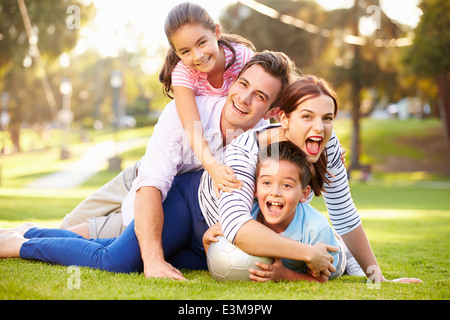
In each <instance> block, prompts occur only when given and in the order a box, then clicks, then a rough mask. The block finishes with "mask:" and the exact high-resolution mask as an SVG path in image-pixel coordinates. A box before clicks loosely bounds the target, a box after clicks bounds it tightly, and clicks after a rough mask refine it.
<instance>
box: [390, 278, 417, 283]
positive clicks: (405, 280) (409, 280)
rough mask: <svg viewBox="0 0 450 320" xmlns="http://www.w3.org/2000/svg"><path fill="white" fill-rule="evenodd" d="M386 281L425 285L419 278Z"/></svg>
mask: <svg viewBox="0 0 450 320" xmlns="http://www.w3.org/2000/svg"><path fill="white" fill-rule="evenodd" d="M386 281H389V282H396V283H423V281H422V280H420V279H418V278H398V279H394V280H386Z"/></svg>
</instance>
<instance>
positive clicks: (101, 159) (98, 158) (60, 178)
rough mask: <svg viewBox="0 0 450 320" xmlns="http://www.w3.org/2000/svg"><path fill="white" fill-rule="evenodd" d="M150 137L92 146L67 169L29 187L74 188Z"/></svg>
mask: <svg viewBox="0 0 450 320" xmlns="http://www.w3.org/2000/svg"><path fill="white" fill-rule="evenodd" d="M147 141H148V137H142V138H135V139H131V140H127V141H120V142H117V144H116V143H115V142H114V141H113V140H108V141H105V142H102V143H99V144H97V145H94V146H92V147H90V148H89V149H88V150H86V152H85V153H84V154H83V155H82V156H81V157H80V158H79V159H78V160H77V161H76V162H74V163H73V164H71V165H70V166H69V167H68V168H67V169H66V170H64V171H58V172H54V173H51V174H49V175H46V176H44V177H41V178H39V179H36V180H34V181H33V182H31V183H29V184H28V185H27V188H74V187H77V186H79V185H81V184H82V183H84V182H85V181H86V180H87V179H89V178H90V177H92V176H93V175H95V174H96V173H97V172H99V171H100V170H102V169H104V168H105V166H106V165H107V163H108V159H109V158H112V157H114V155H115V154H116V153H117V154H120V153H122V152H125V151H127V150H131V149H134V148H137V147H139V146H141V145H142V144H145V143H147Z"/></svg>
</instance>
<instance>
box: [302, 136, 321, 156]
mask: <svg viewBox="0 0 450 320" xmlns="http://www.w3.org/2000/svg"><path fill="white" fill-rule="evenodd" d="M322 142H323V138H322V137H320V136H314V137H309V138H308V139H306V143H305V145H306V150H307V151H308V153H309V154H311V155H317V154H319V153H320V150H321V147H322Z"/></svg>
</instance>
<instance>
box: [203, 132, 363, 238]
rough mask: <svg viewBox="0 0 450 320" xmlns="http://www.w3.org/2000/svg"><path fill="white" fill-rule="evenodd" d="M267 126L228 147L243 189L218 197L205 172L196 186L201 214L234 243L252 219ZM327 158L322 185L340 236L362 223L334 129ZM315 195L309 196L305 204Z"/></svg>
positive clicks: (228, 156)
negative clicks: (261, 144)
mask: <svg viewBox="0 0 450 320" xmlns="http://www.w3.org/2000/svg"><path fill="white" fill-rule="evenodd" d="M274 126H276V125H270V126H268V127H264V128H262V129H261V128H260V129H255V130H250V131H247V132H244V133H243V134H241V135H240V136H238V137H237V138H236V139H234V140H233V142H232V143H231V144H230V145H229V146H228V148H227V151H226V152H225V155H224V159H223V161H224V163H225V164H226V165H228V166H230V167H231V168H232V169H233V170H234V172H235V173H236V177H237V178H238V179H239V180H241V181H242V182H243V183H244V184H243V186H242V189H240V190H234V191H233V192H232V193H226V192H222V193H221V197H220V200H218V199H217V197H216V195H215V192H214V187H213V184H212V181H211V177H210V176H209V175H208V173H207V172H206V171H205V172H204V174H203V176H202V178H201V181H200V187H199V203H200V208H201V210H202V213H203V216H204V217H205V219H206V221H207V223H208V225H209V226H212V225H213V224H214V223H216V222H217V221H220V224H221V227H222V232H223V233H224V235H225V237H226V238H227V239H228V240H229V241H232V242H234V239H235V236H236V233H237V231H238V230H239V228H241V226H242V225H243V224H244V223H245V222H247V221H248V220H251V219H252V216H251V209H252V205H253V201H254V190H255V170H256V163H257V160H258V154H259V144H258V138H257V133H258V132H261V131H264V130H266V129H268V128H271V127H274ZM326 152H327V157H328V164H327V169H328V172H329V175H327V178H328V179H329V180H330V185H328V184H325V192H324V193H323V198H324V200H325V204H326V206H327V209H328V214H329V217H330V220H331V223H332V224H333V227H334V229H335V230H336V232H337V233H338V234H339V235H343V234H346V233H348V232H350V231H352V230H354V229H355V228H356V227H358V226H359V225H360V224H361V219H360V217H359V214H358V212H357V210H356V207H355V205H354V203H353V199H352V196H351V194H350V188H349V185H348V179H347V171H346V170H345V167H344V165H343V163H342V161H341V151H340V143H339V140H338V138H337V137H336V134H335V132H334V131H333V134H332V136H331V138H330V141H329V142H328V143H327V145H326ZM313 196H314V194H313V192H311V194H310V195H309V198H308V200H307V203H309V202H310V201H311V199H312V197H313Z"/></svg>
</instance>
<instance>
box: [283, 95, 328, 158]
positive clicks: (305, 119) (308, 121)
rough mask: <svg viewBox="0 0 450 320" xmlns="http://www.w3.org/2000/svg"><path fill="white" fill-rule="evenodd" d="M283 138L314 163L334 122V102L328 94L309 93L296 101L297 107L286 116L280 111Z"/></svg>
mask: <svg viewBox="0 0 450 320" xmlns="http://www.w3.org/2000/svg"><path fill="white" fill-rule="evenodd" d="M280 120H281V126H282V127H283V128H284V129H285V138H286V139H288V140H289V141H291V142H292V143H294V144H296V145H297V146H298V147H299V148H300V149H302V150H303V152H305V154H306V157H307V159H308V161H309V162H311V163H315V162H317V160H319V157H320V154H321V153H322V152H323V150H324V149H325V146H326V144H327V142H328V141H329V140H330V138H331V134H332V131H333V122H334V103H333V100H332V99H331V97H330V96H327V95H319V96H316V97H312V96H310V95H308V96H305V97H303V98H300V99H299V100H298V101H297V108H296V109H295V110H294V111H293V112H291V113H290V114H289V116H287V115H286V114H285V113H284V111H281V112H280Z"/></svg>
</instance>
